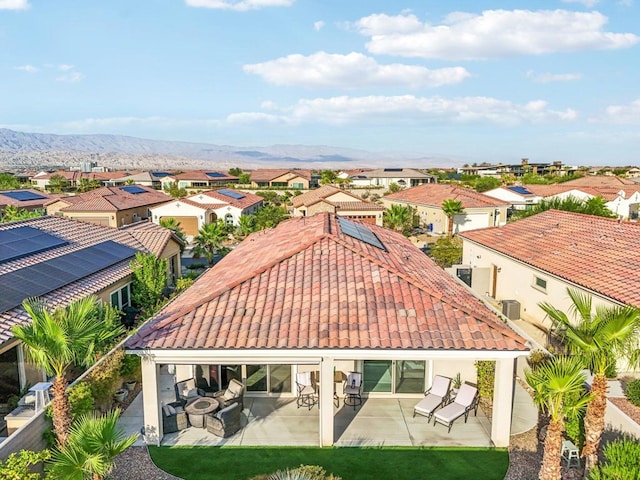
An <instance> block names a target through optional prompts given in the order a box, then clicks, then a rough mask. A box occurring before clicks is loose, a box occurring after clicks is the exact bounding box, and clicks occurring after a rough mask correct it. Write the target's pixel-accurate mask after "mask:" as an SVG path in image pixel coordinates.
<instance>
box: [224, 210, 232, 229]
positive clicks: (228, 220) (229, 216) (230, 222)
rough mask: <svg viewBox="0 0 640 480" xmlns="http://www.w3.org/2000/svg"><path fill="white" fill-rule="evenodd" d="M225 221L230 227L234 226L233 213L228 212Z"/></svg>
mask: <svg viewBox="0 0 640 480" xmlns="http://www.w3.org/2000/svg"><path fill="white" fill-rule="evenodd" d="M224 223H225V224H226V225H227V226H228V227H233V215H232V214H230V213H227V214H226V215H225V216H224Z"/></svg>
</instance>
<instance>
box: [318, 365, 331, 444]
mask: <svg viewBox="0 0 640 480" xmlns="http://www.w3.org/2000/svg"><path fill="white" fill-rule="evenodd" d="M333 387H334V384H333V358H331V357H322V361H321V362H320V415H319V417H320V446H321V447H330V446H331V445H333Z"/></svg>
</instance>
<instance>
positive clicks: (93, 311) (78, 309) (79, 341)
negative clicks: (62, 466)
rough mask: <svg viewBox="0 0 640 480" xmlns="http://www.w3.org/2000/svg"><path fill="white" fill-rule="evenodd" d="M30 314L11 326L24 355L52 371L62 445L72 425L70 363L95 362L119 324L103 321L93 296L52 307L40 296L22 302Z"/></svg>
mask: <svg viewBox="0 0 640 480" xmlns="http://www.w3.org/2000/svg"><path fill="white" fill-rule="evenodd" d="M22 305H23V307H24V309H25V311H26V312H27V313H28V314H29V316H30V317H31V323H30V324H28V325H22V326H14V327H13V334H14V336H15V337H16V338H17V339H19V340H21V341H22V343H23V344H24V345H25V347H26V354H27V358H28V359H30V360H31V361H32V362H33V363H34V364H35V365H36V366H38V367H39V368H42V369H43V370H45V372H47V374H48V375H54V376H55V378H54V379H53V385H52V387H51V388H52V391H53V402H52V410H53V431H54V433H55V435H56V438H57V441H58V444H59V445H64V443H65V442H66V440H67V435H68V432H69V428H70V426H71V414H70V409H69V400H68V397H67V392H66V391H67V379H66V374H67V372H68V370H69V368H70V367H71V366H73V365H79V366H89V365H91V364H92V363H94V362H95V356H96V353H97V352H96V347H97V346H99V345H102V344H104V343H105V342H107V341H108V340H109V339H113V338H115V337H117V336H119V335H121V334H122V333H123V332H124V330H123V328H122V327H121V326H118V327H114V326H113V325H112V324H111V323H110V322H107V323H105V322H103V321H102V318H101V315H102V314H103V313H104V311H103V309H101V308H100V306H99V305H98V304H97V300H96V298H95V297H91V296H90V297H85V298H83V299H81V300H76V301H74V302H72V303H70V304H69V305H68V306H66V307H61V308H58V309H56V310H54V311H51V310H49V309H47V308H46V305H45V303H44V301H43V300H42V299H40V298H28V299H26V300H25V301H24V302H23V303H22Z"/></svg>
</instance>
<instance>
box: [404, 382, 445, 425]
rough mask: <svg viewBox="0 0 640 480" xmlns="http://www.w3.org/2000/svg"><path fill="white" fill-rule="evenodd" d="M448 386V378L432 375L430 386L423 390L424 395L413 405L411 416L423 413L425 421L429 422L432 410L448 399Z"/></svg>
mask: <svg viewBox="0 0 640 480" xmlns="http://www.w3.org/2000/svg"><path fill="white" fill-rule="evenodd" d="M450 388H451V379H450V378H448V377H443V376H441V375H436V376H435V377H433V384H432V385H431V388H430V389H429V390H427V391H426V392H424V395H425V397H424V398H423V399H422V400H420V401H419V402H418V403H417V404H416V406H415V407H413V416H414V417H415V416H416V414H418V415H424V416H425V417H427V423H429V421H431V416H432V415H433V412H435V411H436V409H437V408H438V407H441V406H442V405H444V404H446V403H447V402H448V401H449V390H450Z"/></svg>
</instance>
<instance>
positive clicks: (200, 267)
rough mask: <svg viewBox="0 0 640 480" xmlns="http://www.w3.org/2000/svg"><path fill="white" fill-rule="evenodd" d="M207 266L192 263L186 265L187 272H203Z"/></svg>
mask: <svg viewBox="0 0 640 480" xmlns="http://www.w3.org/2000/svg"><path fill="white" fill-rule="evenodd" d="M207 267H208V265H207V264H206V263H192V264H191V265H187V270H204V269H205V268H207Z"/></svg>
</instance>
